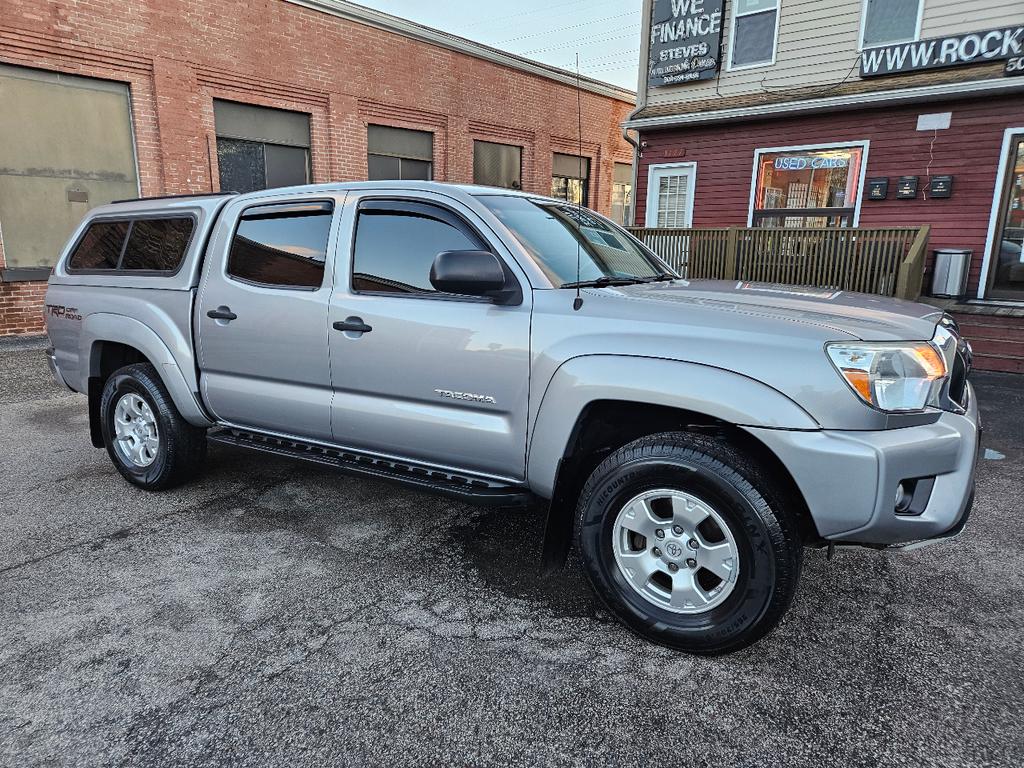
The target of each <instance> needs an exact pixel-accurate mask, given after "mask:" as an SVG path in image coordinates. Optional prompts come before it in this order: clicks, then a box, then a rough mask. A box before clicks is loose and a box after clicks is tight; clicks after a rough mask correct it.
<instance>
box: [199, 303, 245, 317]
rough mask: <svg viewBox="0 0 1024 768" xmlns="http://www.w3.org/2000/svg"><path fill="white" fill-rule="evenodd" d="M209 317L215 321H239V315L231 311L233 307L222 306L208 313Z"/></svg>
mask: <svg viewBox="0 0 1024 768" xmlns="http://www.w3.org/2000/svg"><path fill="white" fill-rule="evenodd" d="M206 316H207V317H212V318H213V319H214V320H237V319H238V315H236V314H235V313H234V312H232V311H231V307H225V306H224V305H221V306H219V307H217V308H216V309H211V310H210V311H209V312H207V313H206Z"/></svg>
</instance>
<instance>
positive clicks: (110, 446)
mask: <svg viewBox="0 0 1024 768" xmlns="http://www.w3.org/2000/svg"><path fill="white" fill-rule="evenodd" d="M130 392H133V393H135V394H137V395H139V396H140V397H141V398H142V399H143V400H145V401H146V403H147V404H148V405H149V407H150V409H151V410H152V411H153V414H154V416H155V417H156V425H157V435H158V439H159V447H158V448H157V455H156V458H155V459H154V460H153V463H152V464H150V465H149V466H148V467H137V466H135V465H134V464H131V463H129V462H127V461H125V460H124V459H123V458H122V457H121V456H120V454H118V452H117V449H116V448H115V447H114V439H115V437H116V434H117V433H116V430H115V429H114V409H115V408H116V406H117V402H118V400H120V399H121V397H122V396H123V395H126V394H128V393H130ZM161 394H162V393H160V392H154V391H152V384H151V383H150V382H148V381H146V379H145V378H144V377H143V376H142V375H139V374H138V373H136V372H133V371H128V372H122V371H119V372H117V373H115V374H113V375H112V376H111V377H110V378H109V379H108V380H107V383H106V385H105V386H104V388H103V397H102V399H101V401H100V414H101V417H102V430H103V442H104V444H105V445H106V448H107V453H108V454H110V458H111V460H112V461H113V462H114V466H115V467H117V470H118V471H119V472H120V473H121V474H122V475H123V476H124V477H125V479H127V480H128V481H129V482H131V483H134V484H135V485H139V486H141V487H143V488H155V487H158V486H159V485H161V484H162V483H163V481H164V480H165V479H166V477H167V475H168V472H169V470H170V467H169V458H170V452H169V450H168V441H169V440H170V439H171V436H172V435H173V430H174V427H175V425H174V424H172V423H171V420H170V416H169V414H167V413H166V412H165V411H164V409H162V408H160V407H159V406H158V402H161V401H163V400H164V398H163V397H160V395H161Z"/></svg>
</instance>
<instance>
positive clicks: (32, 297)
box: [0, 283, 46, 336]
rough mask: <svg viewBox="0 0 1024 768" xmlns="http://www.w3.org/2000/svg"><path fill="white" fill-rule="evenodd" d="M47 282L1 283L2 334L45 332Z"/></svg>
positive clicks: (0, 324)
mask: <svg viewBox="0 0 1024 768" xmlns="http://www.w3.org/2000/svg"><path fill="white" fill-rule="evenodd" d="M45 293H46V283H0V336H13V335H17V334H26V333H42V332H43V295H44V294H45Z"/></svg>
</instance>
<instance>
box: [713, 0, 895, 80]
mask: <svg viewBox="0 0 1024 768" xmlns="http://www.w3.org/2000/svg"><path fill="white" fill-rule="evenodd" d="M883 1H884V0H883ZM778 32H779V0H736V3H735V5H734V11H733V16H732V34H731V35H730V38H729V39H730V41H731V45H730V48H731V50H732V52H731V53H730V54H729V66H730V68H731V69H739V68H742V67H760V66H766V65H770V64H774V63H775V43H776V41H777V39H778Z"/></svg>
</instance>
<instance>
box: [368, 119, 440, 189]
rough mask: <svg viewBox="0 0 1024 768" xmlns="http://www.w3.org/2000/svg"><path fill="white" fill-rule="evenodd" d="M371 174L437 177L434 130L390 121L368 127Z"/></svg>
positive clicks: (372, 178) (420, 178)
mask: <svg viewBox="0 0 1024 768" xmlns="http://www.w3.org/2000/svg"><path fill="white" fill-rule="evenodd" d="M366 139H367V147H368V149H369V152H368V155H367V178H368V179H369V180H370V181H389V180H392V179H403V180H414V181H430V180H431V179H433V178H434V170H433V168H434V134H432V133H429V132H428V131H410V130H408V129H406V128H392V127H390V126H386V125H371V126H368V127H367V131H366Z"/></svg>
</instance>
